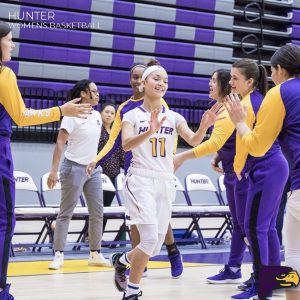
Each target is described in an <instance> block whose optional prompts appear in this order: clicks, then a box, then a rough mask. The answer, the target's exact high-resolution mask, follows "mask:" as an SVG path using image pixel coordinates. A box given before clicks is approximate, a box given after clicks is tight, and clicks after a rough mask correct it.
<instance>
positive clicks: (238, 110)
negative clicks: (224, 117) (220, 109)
mask: <svg viewBox="0 0 300 300" xmlns="http://www.w3.org/2000/svg"><path fill="white" fill-rule="evenodd" d="M224 105H225V108H226V109H227V111H228V114H229V116H230V119H231V121H232V122H233V123H234V124H235V125H236V124H237V123H241V122H245V121H246V117H247V107H246V106H245V105H242V103H241V100H240V98H239V96H238V94H229V95H228V96H226V100H225V102H224Z"/></svg>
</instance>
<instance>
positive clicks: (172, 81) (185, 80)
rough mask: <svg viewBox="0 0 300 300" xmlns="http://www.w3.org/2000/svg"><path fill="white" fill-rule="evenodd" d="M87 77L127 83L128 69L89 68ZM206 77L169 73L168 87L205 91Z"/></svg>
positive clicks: (122, 83) (206, 86)
mask: <svg viewBox="0 0 300 300" xmlns="http://www.w3.org/2000/svg"><path fill="white" fill-rule="evenodd" d="M89 70H90V74H89V78H90V79H91V80H93V81H96V82H101V83H103V84H115V85H126V86H127V85H128V71H119V70H107V69H101V68H97V69H96V68H89ZM208 83H209V79H208V78H203V77H192V76H177V75H169V88H170V89H177V90H180V89H182V90H186V91H207V89H208Z"/></svg>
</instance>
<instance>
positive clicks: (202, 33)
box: [195, 28, 215, 43]
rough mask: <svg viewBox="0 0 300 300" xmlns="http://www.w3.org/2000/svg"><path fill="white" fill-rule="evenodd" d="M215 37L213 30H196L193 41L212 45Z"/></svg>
mask: <svg viewBox="0 0 300 300" xmlns="http://www.w3.org/2000/svg"><path fill="white" fill-rule="evenodd" d="M214 37H215V32H214V30H209V29H204V28H196V33H195V41H199V42H207V43H213V42H214Z"/></svg>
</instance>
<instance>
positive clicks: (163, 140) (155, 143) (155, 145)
mask: <svg viewBox="0 0 300 300" xmlns="http://www.w3.org/2000/svg"><path fill="white" fill-rule="evenodd" d="M149 141H150V143H151V144H152V156H153V157H157V149H158V147H160V151H159V152H160V153H159V154H160V156H161V157H165V156H166V138H159V139H157V138H151V139H149ZM158 144H159V145H158Z"/></svg>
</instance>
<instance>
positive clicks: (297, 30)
mask: <svg viewBox="0 0 300 300" xmlns="http://www.w3.org/2000/svg"><path fill="white" fill-rule="evenodd" d="M291 37H292V38H296V39H299V38H300V26H299V25H294V24H293V25H292V34H291Z"/></svg>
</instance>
